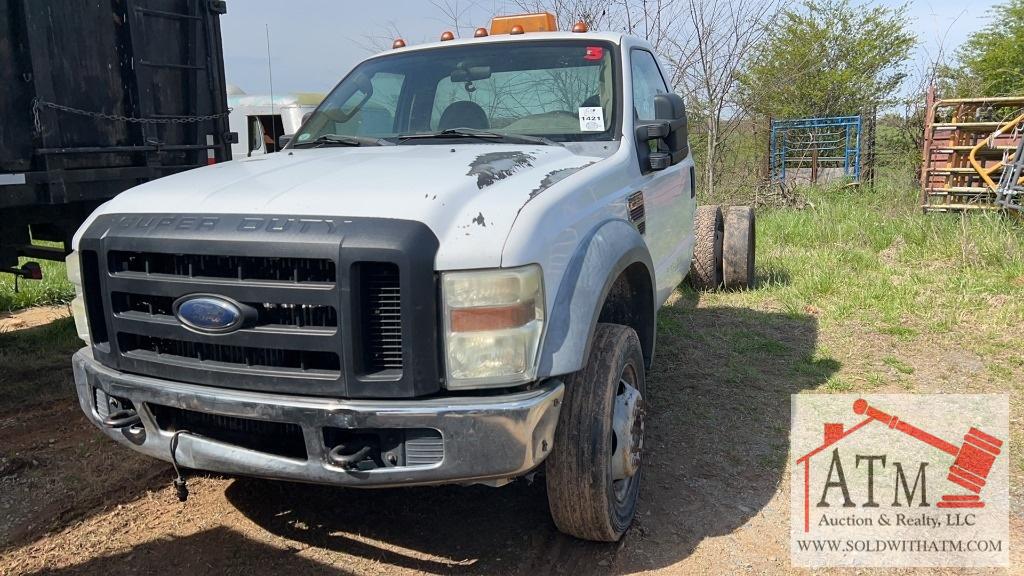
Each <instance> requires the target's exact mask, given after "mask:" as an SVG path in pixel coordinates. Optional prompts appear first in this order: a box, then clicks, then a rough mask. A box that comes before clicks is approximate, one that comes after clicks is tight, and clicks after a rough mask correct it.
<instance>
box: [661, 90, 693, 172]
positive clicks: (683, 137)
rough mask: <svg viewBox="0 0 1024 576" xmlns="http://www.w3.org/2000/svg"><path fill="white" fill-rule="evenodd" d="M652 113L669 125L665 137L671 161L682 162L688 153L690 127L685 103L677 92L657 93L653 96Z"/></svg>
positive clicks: (674, 162)
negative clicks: (669, 131)
mask: <svg viewBox="0 0 1024 576" xmlns="http://www.w3.org/2000/svg"><path fill="white" fill-rule="evenodd" d="M654 115H655V116H656V117H657V118H658V120H666V121H668V122H669V123H670V125H671V133H670V134H669V135H668V136H666V137H665V143H666V144H668V149H669V153H670V154H671V155H672V163H673V164H676V163H678V162H682V161H683V160H684V159H685V158H686V157H687V156H689V154H690V127H689V124H688V122H687V120H686V103H685V102H683V98H682V96H680V95H678V94H657V95H655V97H654Z"/></svg>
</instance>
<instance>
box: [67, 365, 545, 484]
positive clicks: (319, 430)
mask: <svg viewBox="0 0 1024 576" xmlns="http://www.w3.org/2000/svg"><path fill="white" fill-rule="evenodd" d="M72 363H73V366H74V373H75V385H76V388H77V390H78V398H79V402H80V404H81V406H82V410H83V411H84V412H85V414H86V415H87V416H88V418H89V420H90V421H92V423H93V424H95V425H96V426H97V427H98V428H100V430H102V431H103V432H104V433H105V434H106V435H107V436H109V437H111V438H113V439H114V440H116V441H118V442H120V443H121V444H124V445H125V446H127V447H129V448H131V449H133V450H136V451H138V452H141V453H143V454H146V455H149V456H152V457H154V458H159V459H161V460H166V461H170V448H169V446H170V440H171V436H172V435H173V432H169V431H166V430H161V429H160V427H159V426H158V425H157V421H156V419H155V418H154V416H153V414H152V412H151V411H150V409H149V407H148V404H159V405H162V406H170V407H174V408H180V409H185V410H191V411H194V412H202V413H206V414H215V415H220V416H229V417H235V418H246V419H251V420H263V421H270V422H277V423H290V424H295V425H297V426H299V427H301V429H302V435H303V438H304V441H305V446H306V453H307V457H306V458H305V459H299V458H289V457H284V456H278V455H275V454H269V453H266V452H261V451H258V450H252V449H248V448H243V447H241V446H236V445H233V444H229V443H225V442H220V441H216V440H211V439H208V438H203V437H199V436H193V435H187V434H183V435H181V436H180V437H179V445H178V448H177V459H178V463H179V464H181V465H183V466H185V467H188V468H193V469H197V470H209V471H214V472H223V473H228V474H241V475H247V476H259V477H264V478H275V479H281V480H296V481H302V482H315V483H321V484H334V485H339V486H351V487H388V486H416V485H430V484H450V483H455V484H472V483H492V484H500V483H501V482H502V481H504V480H507V479H511V478H514V477H516V476H521V475H523V474H525V473H527V472H529V471H530V470H532V469H533V468H535V467H537V466H538V465H539V464H540V463H541V462H543V460H544V458H545V457H547V455H548V454H549V453H550V451H551V445H552V441H553V436H554V432H555V426H556V425H557V423H558V413H559V410H560V408H561V404H562V402H561V400H562V395H563V393H564V390H565V388H564V385H563V384H562V383H561V382H559V381H557V380H549V381H547V382H545V383H544V384H543V385H541V386H539V387H538V388H536V389H534V390H530V391H527V392H519V393H515V394H507V395H502V396H488V397H449V398H429V399H423V400H381V401H370V400H333V399H330V398H313V397H301V396H290V395H280V394H267V393H258V392H245V391H239V390H227V389H222V388H215V387H210V386H198V385H193V384H183V383H179V382H172V381H167V380H159V379H155V378H149V377H144V376H135V375H131V374H125V373H121V372H117V371H114V370H111V369H109V368H107V367H105V366H102V365H100V364H99V363H98V362H96V361H95V360H94V359H93V356H92V351H91V350H90V349H89V348H83V349H82V350H79V351H78V352H77V353H76V354H75V355H74V358H73V359H72ZM97 388H99V389H100V390H102V391H103V392H105V393H106V394H108V395H112V396H116V397H119V398H125V399H128V400H131V401H132V403H133V404H134V405H135V407H136V408H137V411H138V414H139V417H140V418H141V425H142V426H143V427H145V435H144V440H142V441H141V443H136V442H133V441H132V440H130V439H129V434H126V433H125V432H123V431H122V430H126V429H115V428H109V427H107V426H105V425H104V424H103V418H102V417H101V416H100V414H99V413H98V412H97V409H96V406H95V397H96V392H95V390H96V389H97ZM325 427H333V428H342V429H348V430H359V429H388V428H420V429H422V428H430V429H434V430H438V431H440V433H441V437H442V440H443V444H444V456H443V458H442V460H441V461H440V462H439V463H436V464H431V465H429V466H393V467H382V468H376V469H373V470H363V471H360V470H346V469H343V468H339V467H337V466H334V465H332V464H330V463H329V462H328V459H327V454H328V452H329V447H327V446H326V445H325V442H324V432H323V429H324V428H325ZM137 439H138V436H136V440H137ZM137 441H138V440H137Z"/></svg>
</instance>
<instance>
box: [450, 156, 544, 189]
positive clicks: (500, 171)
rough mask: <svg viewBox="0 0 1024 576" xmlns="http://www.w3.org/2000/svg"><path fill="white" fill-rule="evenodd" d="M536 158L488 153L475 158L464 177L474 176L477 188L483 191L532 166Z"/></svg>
mask: <svg viewBox="0 0 1024 576" xmlns="http://www.w3.org/2000/svg"><path fill="white" fill-rule="evenodd" d="M536 159H537V157H536V156H534V155H532V154H527V153H525V152H519V151H515V152H488V153H486V154H481V155H479V156H477V157H476V158H475V159H474V160H473V162H472V163H471V164H470V165H469V172H468V173H467V174H466V176H476V185H477V188H480V189H481V190H483V189H484V188H486V187H487V186H491V185H493V184H494V183H495V182H497V181H499V180H504V179H505V178H508V177H509V176H511V175H513V174H515V173H516V171H517V170H519V169H520V168H529V167H532V166H533V161H534V160H536Z"/></svg>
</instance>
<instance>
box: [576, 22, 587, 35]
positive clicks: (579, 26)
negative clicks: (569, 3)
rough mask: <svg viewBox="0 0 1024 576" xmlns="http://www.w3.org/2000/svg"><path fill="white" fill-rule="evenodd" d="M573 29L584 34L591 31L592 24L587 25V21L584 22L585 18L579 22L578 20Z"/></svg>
mask: <svg viewBox="0 0 1024 576" xmlns="http://www.w3.org/2000/svg"><path fill="white" fill-rule="evenodd" d="M572 31H573V32H575V33H576V34H582V33H584V32H590V26H587V23H586V22H584V21H583V20H580V21H579V22H577V23H576V24H574V25H573V27H572Z"/></svg>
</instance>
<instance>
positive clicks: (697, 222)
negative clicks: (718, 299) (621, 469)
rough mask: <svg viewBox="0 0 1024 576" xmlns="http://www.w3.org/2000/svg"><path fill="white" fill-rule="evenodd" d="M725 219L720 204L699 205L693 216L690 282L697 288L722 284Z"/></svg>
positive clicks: (702, 288)
mask: <svg viewBox="0 0 1024 576" xmlns="http://www.w3.org/2000/svg"><path fill="white" fill-rule="evenodd" d="M724 225H725V221H724V220H723V219H722V210H721V208H719V207H718V206H715V205H712V206H698V207H697V212H696V214H694V218H693V235H694V241H695V242H694V246H693V260H691V261H690V284H691V285H692V286H693V287H694V288H696V289H697V290H715V289H716V288H718V287H719V286H721V285H722V239H723V231H724Z"/></svg>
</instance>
